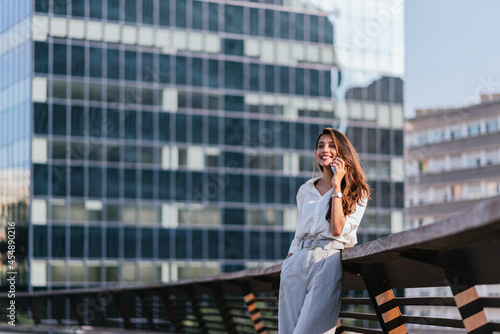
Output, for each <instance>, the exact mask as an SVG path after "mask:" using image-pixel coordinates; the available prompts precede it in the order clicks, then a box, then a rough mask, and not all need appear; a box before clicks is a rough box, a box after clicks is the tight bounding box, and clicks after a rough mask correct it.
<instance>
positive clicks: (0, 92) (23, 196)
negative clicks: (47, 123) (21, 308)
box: [0, 0, 32, 291]
mask: <svg viewBox="0 0 500 334" xmlns="http://www.w3.org/2000/svg"><path fill="white" fill-rule="evenodd" d="M0 13H1V14H0V247H1V252H0V261H1V264H0V279H1V280H2V283H0V284H1V285H2V290H3V291H6V290H5V289H7V284H8V283H7V277H10V276H7V272H16V273H17V274H16V275H15V277H16V289H18V290H21V291H22V290H26V289H28V283H29V280H28V267H29V260H30V257H29V253H28V251H29V248H28V247H27V246H28V244H29V236H30V234H29V223H28V222H29V206H30V178H31V164H30V161H31V159H30V157H31V124H32V123H31V102H30V101H31V84H32V80H31V75H32V59H31V50H32V43H31V40H30V26H31V1H26V0H20V1H1V2H0ZM12 222H13V223H15V225H14V226H13V225H12ZM9 223H10V224H9ZM11 226H12V227H14V229H9V227H11ZM12 231H13V232H14V234H13V232H12ZM14 245H15V252H14V253H12V254H7V250H11V249H12V248H8V247H9V246H10V247H12V246H14ZM8 255H14V256H15V264H14V263H12V262H11V263H10V264H9V262H8V260H10V259H12V257H11V258H10V259H9V258H8ZM10 265H13V267H10ZM9 275H10V274H9Z"/></svg>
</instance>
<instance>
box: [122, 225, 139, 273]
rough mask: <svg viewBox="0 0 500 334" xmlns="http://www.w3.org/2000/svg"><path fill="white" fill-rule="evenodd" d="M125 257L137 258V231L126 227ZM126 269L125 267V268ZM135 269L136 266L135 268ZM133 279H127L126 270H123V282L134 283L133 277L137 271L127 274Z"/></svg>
mask: <svg viewBox="0 0 500 334" xmlns="http://www.w3.org/2000/svg"><path fill="white" fill-rule="evenodd" d="M123 242H124V244H125V245H126V247H124V254H123V255H124V257H125V258H126V259H127V258H128V259H131V258H135V257H136V242H137V230H136V229H135V228H134V227H125V228H124V240H123ZM124 267H125V266H124ZM134 267H135V266H134ZM127 273H128V274H129V275H130V276H131V277H130V278H127V277H125V274H126V273H125V268H124V270H123V280H130V281H134V280H135V279H133V278H132V277H133V276H135V270H134V271H133V272H130V273H129V272H127Z"/></svg>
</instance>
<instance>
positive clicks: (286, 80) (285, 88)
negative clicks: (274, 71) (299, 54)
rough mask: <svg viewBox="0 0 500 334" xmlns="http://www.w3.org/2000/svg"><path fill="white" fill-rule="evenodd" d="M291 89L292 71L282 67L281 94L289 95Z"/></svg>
mask: <svg viewBox="0 0 500 334" xmlns="http://www.w3.org/2000/svg"><path fill="white" fill-rule="evenodd" d="M289 87H290V69H289V68H288V67H283V66H282V67H280V93H282V94H288V93H289Z"/></svg>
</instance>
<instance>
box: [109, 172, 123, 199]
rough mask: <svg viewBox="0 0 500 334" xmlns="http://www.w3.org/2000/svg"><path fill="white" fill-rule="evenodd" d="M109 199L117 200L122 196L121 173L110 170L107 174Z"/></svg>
mask: <svg viewBox="0 0 500 334" xmlns="http://www.w3.org/2000/svg"><path fill="white" fill-rule="evenodd" d="M106 188H107V197H111V198H117V197H118V196H119V194H120V171H119V170H118V169H116V168H108V170H107V173H106Z"/></svg>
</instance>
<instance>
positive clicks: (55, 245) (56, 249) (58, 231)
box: [51, 226, 66, 258]
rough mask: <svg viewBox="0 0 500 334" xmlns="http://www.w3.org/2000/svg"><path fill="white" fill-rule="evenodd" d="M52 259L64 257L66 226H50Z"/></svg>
mask: <svg viewBox="0 0 500 334" xmlns="http://www.w3.org/2000/svg"><path fill="white" fill-rule="evenodd" d="M51 245H52V257H55V258H57V257H59V258H60V257H66V226H52V242H51Z"/></svg>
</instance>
